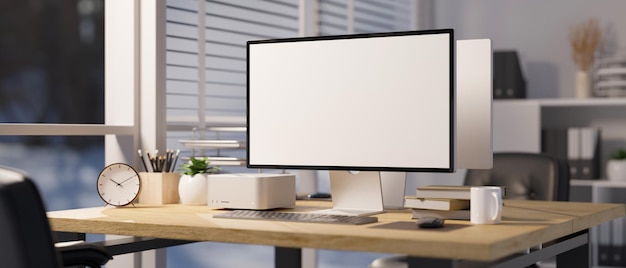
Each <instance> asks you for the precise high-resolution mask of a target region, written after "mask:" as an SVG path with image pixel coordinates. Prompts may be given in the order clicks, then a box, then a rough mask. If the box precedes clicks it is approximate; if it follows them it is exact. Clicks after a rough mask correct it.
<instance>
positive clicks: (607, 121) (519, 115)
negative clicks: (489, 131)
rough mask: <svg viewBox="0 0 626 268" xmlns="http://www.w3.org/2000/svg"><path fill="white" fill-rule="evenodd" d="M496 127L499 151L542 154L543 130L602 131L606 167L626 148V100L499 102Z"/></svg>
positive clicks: (494, 111) (601, 150) (496, 140)
mask: <svg viewBox="0 0 626 268" xmlns="http://www.w3.org/2000/svg"><path fill="white" fill-rule="evenodd" d="M493 127H494V128H493V132H494V133H493V136H494V141H493V142H494V151H499V152H502V151H522V152H540V151H541V129H542V128H566V127H596V128H599V129H600V131H601V133H600V141H601V142H600V146H601V147H600V163H601V167H603V166H604V164H605V163H606V161H607V160H608V158H609V155H610V154H611V153H612V152H613V151H614V150H616V149H617V148H626V98H590V99H525V100H495V101H494V103H493ZM601 176H602V177H604V170H603V168H602V172H601Z"/></svg>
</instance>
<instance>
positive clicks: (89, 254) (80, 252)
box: [55, 241, 113, 267]
mask: <svg viewBox="0 0 626 268" xmlns="http://www.w3.org/2000/svg"><path fill="white" fill-rule="evenodd" d="M55 247H56V250H57V252H58V253H59V256H60V258H61V263H62V264H63V266H75V265H85V266H89V267H100V266H102V265H104V264H105V263H107V262H108V261H109V260H111V259H113V256H111V254H109V253H108V252H107V251H106V250H105V249H104V247H101V246H98V245H95V244H92V243H86V242H83V241H72V242H61V243H56V244H55Z"/></svg>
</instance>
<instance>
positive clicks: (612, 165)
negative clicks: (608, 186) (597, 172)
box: [606, 159, 626, 181]
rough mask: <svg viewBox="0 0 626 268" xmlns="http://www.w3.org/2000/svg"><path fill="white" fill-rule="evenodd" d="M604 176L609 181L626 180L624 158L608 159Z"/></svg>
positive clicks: (625, 161)
mask: <svg viewBox="0 0 626 268" xmlns="http://www.w3.org/2000/svg"><path fill="white" fill-rule="evenodd" d="M606 176H607V177H608V179H609V180H610V181H626V160H617V159H610V160H609V161H608V162H607V164H606Z"/></svg>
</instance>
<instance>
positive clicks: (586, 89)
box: [576, 70, 591, 99]
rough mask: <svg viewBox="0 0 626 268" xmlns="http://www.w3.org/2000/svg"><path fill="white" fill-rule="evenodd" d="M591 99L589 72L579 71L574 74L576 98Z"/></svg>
mask: <svg viewBox="0 0 626 268" xmlns="http://www.w3.org/2000/svg"><path fill="white" fill-rule="evenodd" d="M589 97H591V81H590V80H589V72H587V71H582V70H579V71H578V72H577V73H576V98H579V99H586V98H589Z"/></svg>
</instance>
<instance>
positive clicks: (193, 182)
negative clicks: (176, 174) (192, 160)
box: [178, 174, 207, 205]
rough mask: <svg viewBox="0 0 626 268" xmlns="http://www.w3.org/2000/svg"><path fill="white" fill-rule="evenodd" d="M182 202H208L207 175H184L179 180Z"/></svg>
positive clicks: (191, 203)
mask: <svg viewBox="0 0 626 268" xmlns="http://www.w3.org/2000/svg"><path fill="white" fill-rule="evenodd" d="M178 195H179V197H180V203H181V204H185V205H206V204H207V175H206V174H196V175H193V176H189V175H182V176H181V177H180V181H179V182H178Z"/></svg>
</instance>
